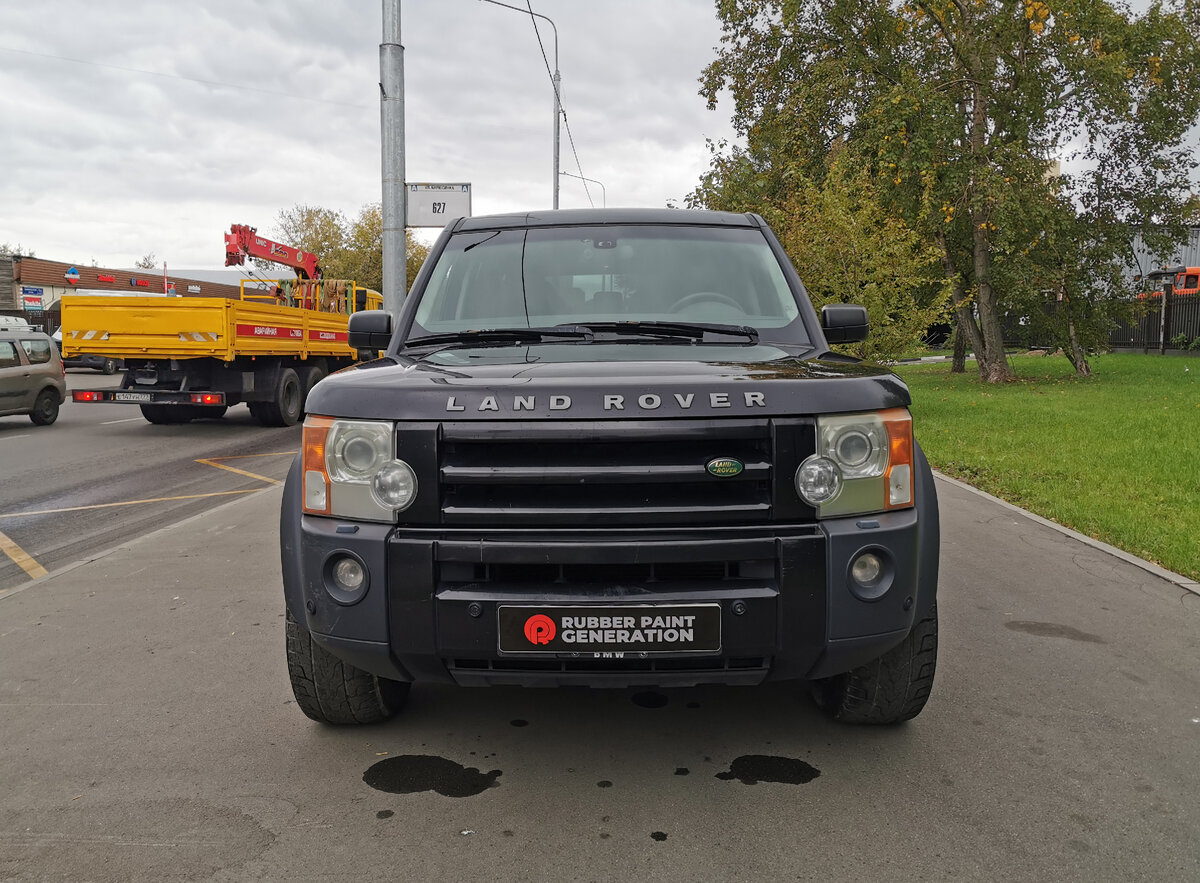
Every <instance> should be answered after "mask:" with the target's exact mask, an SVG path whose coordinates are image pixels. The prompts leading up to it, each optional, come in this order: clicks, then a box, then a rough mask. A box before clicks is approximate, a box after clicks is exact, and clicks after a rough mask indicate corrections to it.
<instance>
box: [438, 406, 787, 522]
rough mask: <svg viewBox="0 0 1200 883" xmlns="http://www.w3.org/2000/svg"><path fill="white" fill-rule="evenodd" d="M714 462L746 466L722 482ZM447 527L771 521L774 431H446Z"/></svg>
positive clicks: (759, 425)
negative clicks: (713, 472) (727, 460)
mask: <svg viewBox="0 0 1200 883" xmlns="http://www.w3.org/2000/svg"><path fill="white" fill-rule="evenodd" d="M717 458H731V459H736V460H739V461H740V462H741V463H742V464H743V469H742V471H741V473H740V474H738V475H735V476H723V477H717V476H714V475H711V474H709V472H708V470H707V469H706V465H707V464H708V463H709V462H710V461H712V460H714V459H717ZM439 471H440V482H441V491H442V494H441V508H442V523H443V524H446V525H504V526H506V527H514V526H521V525H558V526H563V525H570V524H575V525H581V524H582V525H636V524H658V525H664V524H665V525H669V524H745V523H751V522H761V521H765V520H767V519H769V518H770V514H771V508H772V477H773V464H772V444H771V424H770V423H769V421H765V420H757V421H748V420H747V421H742V420H720V421H715V420H708V421H700V420H696V421H688V420H674V421H596V422H573V423H528V424H512V423H461V424H445V425H443V427H442V438H441V445H440V463H439Z"/></svg>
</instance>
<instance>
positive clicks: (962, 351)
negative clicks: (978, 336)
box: [950, 321, 967, 374]
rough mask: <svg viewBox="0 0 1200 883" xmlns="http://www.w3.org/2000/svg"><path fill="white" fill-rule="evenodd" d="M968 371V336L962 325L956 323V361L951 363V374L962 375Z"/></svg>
mask: <svg viewBox="0 0 1200 883" xmlns="http://www.w3.org/2000/svg"><path fill="white" fill-rule="evenodd" d="M966 370H967V335H966V333H965V332H964V331H963V327H962V323H961V322H958V321H956V322H955V323H954V359H953V360H952V361H951V362H950V373H951V374H962V373H964V372H965V371H966Z"/></svg>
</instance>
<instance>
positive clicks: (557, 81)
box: [483, 0, 562, 208]
mask: <svg viewBox="0 0 1200 883" xmlns="http://www.w3.org/2000/svg"><path fill="white" fill-rule="evenodd" d="M483 2H484V3H490V4H492V5H493V6H503V7H504V8H505V9H511V10H513V12H519V13H521V14H522V15H530V16H533V17H534V18H540V19H542V20H543V21H548V22H550V27H551V28H553V30H554V76H553V77H552V78H551V82H552V84H553V86H554V182H553V193H554V205H553V207H554V208H558V141H559V136H558V132H559V128H560V125H559V124H560V122H561V121H562V74H560V73H559V72H558V27H557V26H556V25H555V24H554V21H553V20H552V19H550V18H549V17H547V16H545V15H542V14H541V13H540V12H534V11H533V10H532V9H522V8H521V7H520V6H510V5H508V4H507V3H501V2H500V0H483Z"/></svg>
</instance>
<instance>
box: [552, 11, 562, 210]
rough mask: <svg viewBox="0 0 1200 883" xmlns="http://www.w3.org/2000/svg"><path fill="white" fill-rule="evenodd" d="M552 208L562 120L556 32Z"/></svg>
mask: <svg viewBox="0 0 1200 883" xmlns="http://www.w3.org/2000/svg"><path fill="white" fill-rule="evenodd" d="M554 63H555V69H554V208H558V129H559V121H560V119H561V118H562V77H561V76H560V75H559V73H558V31H555V32H554Z"/></svg>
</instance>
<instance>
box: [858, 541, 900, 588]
mask: <svg viewBox="0 0 1200 883" xmlns="http://www.w3.org/2000/svg"><path fill="white" fill-rule="evenodd" d="M849 577H850V578H849V579H848V580H846V586H847V588H849V589H850V593H851V594H852V595H854V597H856V598H858V599H859V600H860V601H878V600H879V599H880V598H882V597H883V596H884V595H886V594H887V592H888V589H890V588H891V587H892V583H894V582H895V581H896V567H895V564H894V563H893V562H892V558H891V556H890V555H888V553H887V552H885V551H884V550H883V549H880V548H879V547H878V546H876V547H875V548H873V549H863V550H861V551H860V552H859V553H858V554H857V555H855V556H854V559H853V560H852V561H851V562H850V573H849Z"/></svg>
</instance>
